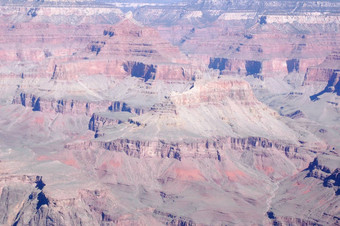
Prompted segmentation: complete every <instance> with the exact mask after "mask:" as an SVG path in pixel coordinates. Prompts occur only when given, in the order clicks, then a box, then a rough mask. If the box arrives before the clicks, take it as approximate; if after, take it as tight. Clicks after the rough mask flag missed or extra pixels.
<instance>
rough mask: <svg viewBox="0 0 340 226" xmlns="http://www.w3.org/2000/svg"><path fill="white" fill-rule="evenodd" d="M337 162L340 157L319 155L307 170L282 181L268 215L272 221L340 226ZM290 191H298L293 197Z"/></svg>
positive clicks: (277, 222)
mask: <svg viewBox="0 0 340 226" xmlns="http://www.w3.org/2000/svg"><path fill="white" fill-rule="evenodd" d="M338 163H339V157H335V156H329V155H323V156H319V157H318V158H316V159H315V160H314V161H313V162H312V163H310V165H309V167H308V169H306V170H305V171H303V172H301V173H299V174H298V175H296V176H294V177H292V178H289V179H287V180H285V181H283V182H281V183H282V184H280V188H279V190H278V192H277V194H276V197H275V198H274V199H273V207H272V209H271V212H269V215H270V218H271V219H272V221H273V222H274V223H276V224H280V223H282V224H317V225H318V224H319V225H325V224H326V225H336V224H339V220H340V219H339V217H338V216H339V209H338V208H337V204H338V203H339V168H338V166H339V164H338ZM284 189H288V190H285V191H283V190H284ZM290 189H294V190H295V192H294V194H291V193H290V192H289V191H290ZM287 191H288V192H287ZM286 200H289V202H287V201H286ZM310 205H312V206H313V207H312V208H311V206H310ZM279 209H280V211H278V210H279ZM292 209H294V214H293V212H292V211H290V210H292ZM305 209H308V210H309V211H308V212H307V211H304V210H305Z"/></svg>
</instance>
